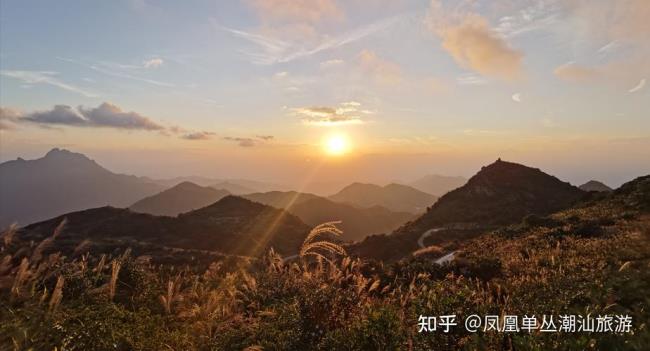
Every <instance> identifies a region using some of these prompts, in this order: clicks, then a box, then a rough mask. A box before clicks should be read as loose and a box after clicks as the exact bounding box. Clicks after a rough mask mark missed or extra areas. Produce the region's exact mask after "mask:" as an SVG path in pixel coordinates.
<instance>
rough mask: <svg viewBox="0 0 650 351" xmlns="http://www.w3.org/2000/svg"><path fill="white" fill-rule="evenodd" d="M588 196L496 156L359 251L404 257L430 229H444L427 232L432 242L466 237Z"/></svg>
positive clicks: (559, 208) (376, 255)
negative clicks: (410, 219)
mask: <svg viewBox="0 0 650 351" xmlns="http://www.w3.org/2000/svg"><path fill="white" fill-rule="evenodd" d="M584 197H585V192H583V191H582V190H580V189H578V188H576V187H574V186H572V185H571V184H569V183H565V182H562V181H560V180H559V179H557V178H555V177H553V176H550V175H548V174H546V173H544V172H542V171H540V170H539V169H536V168H530V167H526V166H523V165H520V164H516V163H511V162H505V161H501V160H497V161H496V162H494V163H492V164H490V165H488V166H485V167H483V168H482V169H481V170H480V171H479V172H478V173H477V174H476V175H474V176H473V177H472V178H470V179H469V181H468V182H467V184H465V185H464V186H462V187H460V188H458V189H456V190H453V191H451V192H449V193H447V194H445V195H444V196H442V197H441V198H440V199H439V200H438V201H437V202H436V203H435V204H434V205H433V206H431V208H429V210H428V211H427V212H426V213H425V214H423V215H422V216H420V217H419V218H417V219H416V220H414V221H413V222H410V223H407V224H406V225H404V226H403V227H401V228H399V229H397V230H396V231H395V232H393V233H392V234H391V235H389V236H379V237H369V238H367V239H366V241H364V242H363V243H360V244H359V245H358V246H357V247H356V248H355V250H357V251H358V252H359V253H360V254H361V255H368V256H372V257H381V258H387V257H392V258H395V257H400V256H402V255H404V254H405V253H407V252H411V251H413V250H415V249H417V248H418V245H417V240H418V238H419V237H421V236H422V235H423V234H424V233H425V232H427V231H429V230H433V229H437V228H445V229H444V230H439V231H436V232H435V233H431V234H430V235H428V236H427V241H426V243H428V244H432V243H435V244H439V243H444V242H447V241H453V240H465V239H468V238H471V237H473V236H476V235H478V234H480V233H481V232H482V231H483V230H484V229H485V228H494V227H497V226H502V225H507V224H512V223H518V222H520V221H521V220H522V219H523V218H524V217H525V216H527V215H531V214H535V215H541V216H543V215H547V214H550V213H553V212H556V211H559V210H562V209H565V208H569V207H571V206H572V205H574V204H575V203H577V202H578V201H579V200H581V199H583V198H584ZM396 248H400V249H396Z"/></svg>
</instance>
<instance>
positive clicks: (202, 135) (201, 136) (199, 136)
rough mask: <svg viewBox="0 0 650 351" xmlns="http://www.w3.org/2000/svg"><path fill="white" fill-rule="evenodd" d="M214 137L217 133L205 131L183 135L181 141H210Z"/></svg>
mask: <svg viewBox="0 0 650 351" xmlns="http://www.w3.org/2000/svg"><path fill="white" fill-rule="evenodd" d="M214 135H216V133H214V132H205V131H201V132H191V133H187V134H183V135H182V136H181V139H185V140H208V139H211V138H212V137H213V136H214Z"/></svg>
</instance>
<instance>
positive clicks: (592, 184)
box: [579, 180, 612, 192]
mask: <svg viewBox="0 0 650 351" xmlns="http://www.w3.org/2000/svg"><path fill="white" fill-rule="evenodd" d="M579 188H580V189H582V190H584V191H596V192H610V191H612V188H610V187H608V186H607V185H605V184H603V183H601V182H599V181H597V180H590V181H588V182H586V183H584V184H582V185H581V186H579Z"/></svg>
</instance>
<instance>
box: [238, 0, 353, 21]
mask: <svg viewBox="0 0 650 351" xmlns="http://www.w3.org/2000/svg"><path fill="white" fill-rule="evenodd" d="M248 3H249V4H250V5H251V6H252V8H253V9H254V10H255V12H256V13H257V14H258V16H259V17H260V18H261V19H263V20H264V21H279V22H284V21H293V22H306V23H315V22H319V21H322V20H324V19H341V18H342V17H343V15H344V14H343V10H342V9H341V8H340V7H339V6H338V4H337V2H336V1H335V0H249V1H248Z"/></svg>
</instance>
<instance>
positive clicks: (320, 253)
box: [299, 221, 347, 260]
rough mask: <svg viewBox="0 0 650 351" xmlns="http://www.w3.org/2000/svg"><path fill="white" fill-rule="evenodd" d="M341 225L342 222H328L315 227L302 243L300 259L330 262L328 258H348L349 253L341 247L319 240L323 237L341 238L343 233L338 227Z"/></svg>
mask: <svg viewBox="0 0 650 351" xmlns="http://www.w3.org/2000/svg"><path fill="white" fill-rule="evenodd" d="M340 223H341V222H340V221H334V222H327V223H323V224H320V225H318V226H316V227H314V229H312V230H311V231H310V232H309V234H308V235H307V237H306V238H305V241H304V242H303V243H302V246H301V248H300V253H299V256H300V258H303V259H304V258H306V257H308V256H313V257H316V258H317V259H325V260H329V257H328V256H335V255H341V256H346V255H347V253H346V252H345V249H344V248H343V247H342V246H341V245H338V244H336V243H333V242H330V241H327V240H317V239H319V238H320V237H323V236H331V237H335V238H337V237H340V236H341V234H343V232H342V231H341V230H340V229H338V228H337V227H336V225H337V224H340Z"/></svg>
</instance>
